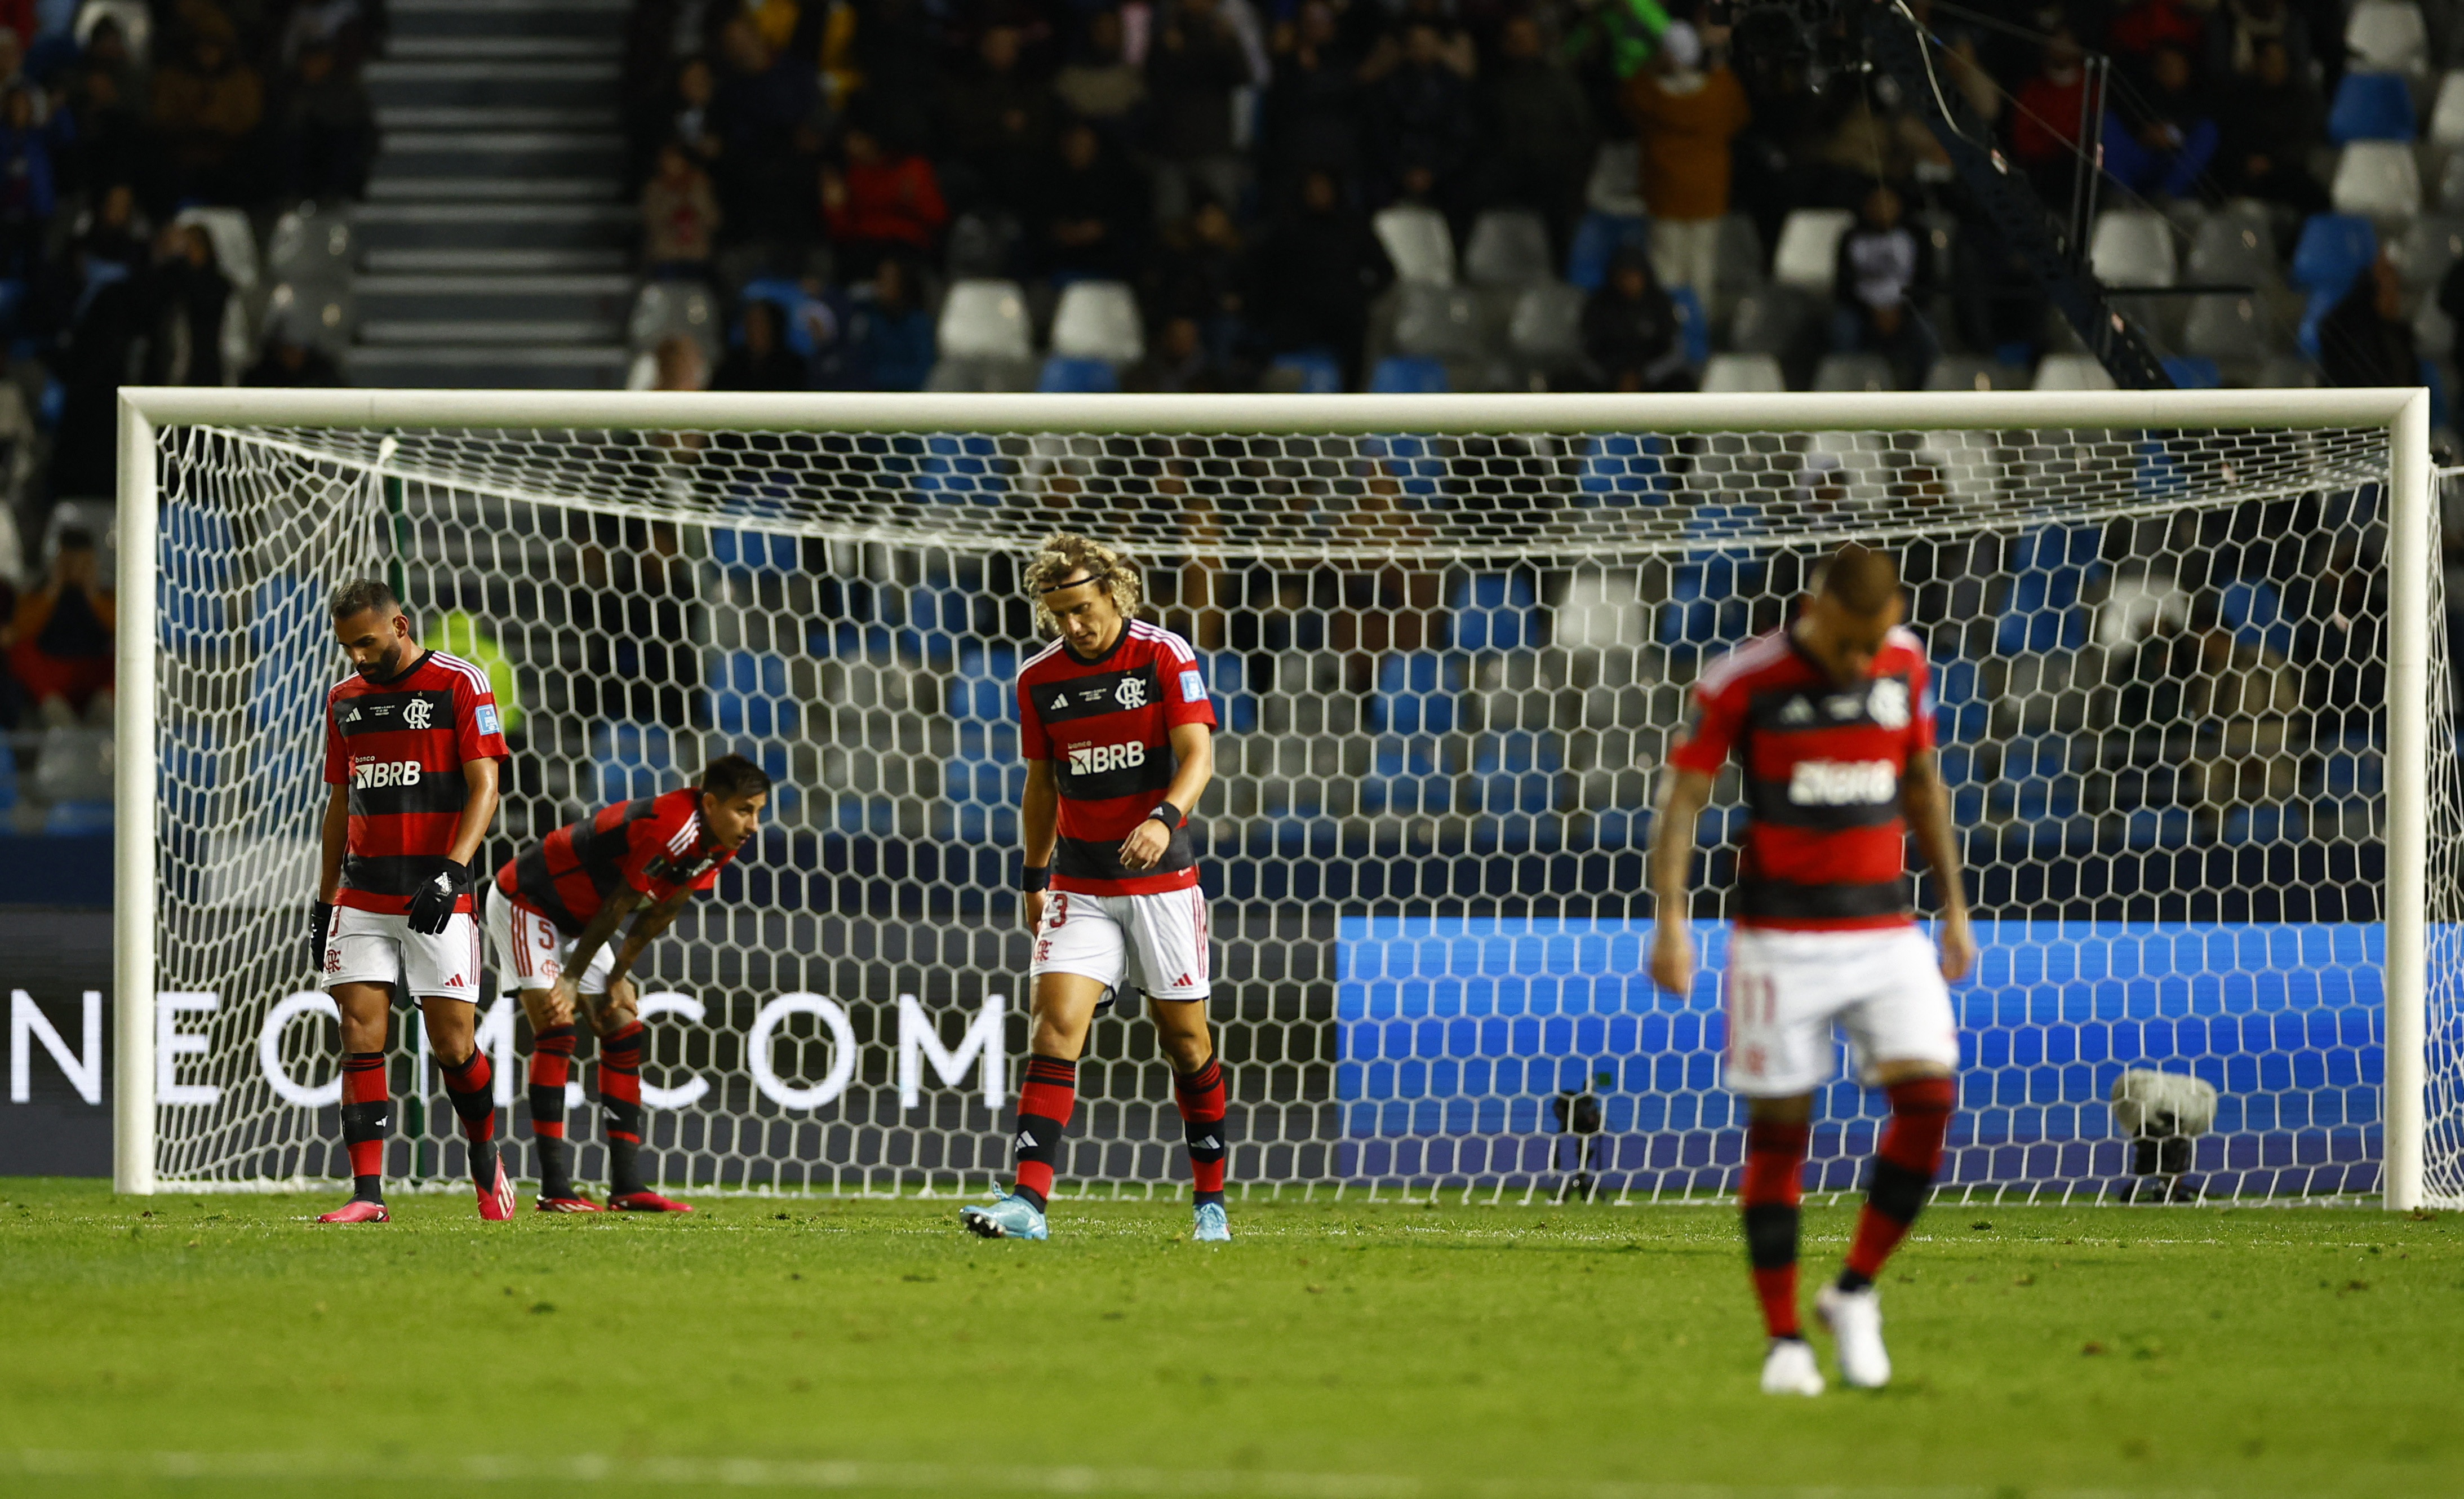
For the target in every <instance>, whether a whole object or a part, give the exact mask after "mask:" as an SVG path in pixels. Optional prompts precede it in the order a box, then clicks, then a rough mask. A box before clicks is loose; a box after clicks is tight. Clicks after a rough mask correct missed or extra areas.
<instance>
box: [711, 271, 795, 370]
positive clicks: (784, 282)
mask: <svg viewBox="0 0 2464 1499" xmlns="http://www.w3.org/2000/svg"><path fill="white" fill-rule="evenodd" d="M742 295H743V299H744V300H746V301H748V302H768V303H769V304H770V305H771V306H773V307H776V308H778V309H779V324H780V326H779V342H781V343H784V344H785V345H787V348H788V350H789V352H791V353H793V354H794V355H795V356H796V357H797V358H798V359H811V358H812V357H813V354H814V352H815V351H814V347H813V326H812V324H811V323H810V322H809V321H807V320H805V318H804V312H805V309H806V308H807V307H809V306H811V305H812V303H813V297H812V294H810V293H808V292H806V291H805V290H804V289H803V286H801V285H799V284H798V283H797V282H795V281H793V280H790V279H789V278H787V277H786V276H756V277H754V278H753V279H752V280H750V281H747V282H745V283H744V291H743V294H742ZM728 342H730V343H731V344H735V345H737V346H738V347H741V346H742V344H743V342H744V324H743V322H742V321H741V320H738V321H737V324H736V326H734V327H733V328H731V329H729V330H728Z"/></svg>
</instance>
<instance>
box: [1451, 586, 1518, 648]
mask: <svg viewBox="0 0 2464 1499" xmlns="http://www.w3.org/2000/svg"><path fill="white" fill-rule="evenodd" d="M1446 607H1447V609H1448V610H1449V611H1450V612H1451V614H1452V616H1453V625H1454V644H1455V647H1456V649H1457V650H1530V649H1532V648H1534V647H1536V646H1538V645H1539V644H1540V628H1539V626H1540V616H1539V602H1538V600H1537V599H1535V598H1534V597H1533V596H1532V592H1531V580H1530V579H1529V578H1527V577H1525V576H1524V575H1523V574H1521V573H1473V574H1471V575H1470V576H1468V577H1466V578H1463V579H1462V580H1461V581H1460V582H1458V583H1457V584H1455V588H1454V595H1453V597H1451V598H1449V599H1448V600H1447V601H1446Z"/></svg>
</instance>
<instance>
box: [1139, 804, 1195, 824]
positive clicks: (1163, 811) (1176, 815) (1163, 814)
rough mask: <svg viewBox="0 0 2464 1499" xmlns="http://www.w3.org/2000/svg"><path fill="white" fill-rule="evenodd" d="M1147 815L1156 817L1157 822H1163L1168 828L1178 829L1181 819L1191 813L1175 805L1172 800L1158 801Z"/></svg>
mask: <svg viewBox="0 0 2464 1499" xmlns="http://www.w3.org/2000/svg"><path fill="white" fill-rule="evenodd" d="M1147 815H1148V816H1149V817H1152V818H1154V819H1155V821H1156V822H1158V823H1161V824H1163V826H1164V827H1165V828H1166V829H1167V830H1173V829H1177V828H1178V827H1180V824H1181V820H1182V819H1183V818H1184V817H1186V816H1188V815H1189V814H1187V813H1186V812H1183V811H1182V810H1181V809H1180V808H1179V807H1177V806H1175V805H1172V804H1171V803H1170V802H1157V803H1156V804H1155V810H1154V811H1152V812H1149V813H1148V814H1147Z"/></svg>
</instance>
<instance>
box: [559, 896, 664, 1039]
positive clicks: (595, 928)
mask: <svg viewBox="0 0 2464 1499" xmlns="http://www.w3.org/2000/svg"><path fill="white" fill-rule="evenodd" d="M641 903H642V893H641V892H640V891H638V890H630V889H627V890H620V891H618V892H616V893H614V894H612V895H609V896H608V897H607V898H606V899H605V901H602V902H601V903H600V906H599V914H598V915H595V916H592V917H591V918H590V924H589V925H588V926H585V927H583V929H582V935H581V936H580V937H575V938H574V939H573V951H572V953H571V954H569V955H568V956H567V957H566V958H565V960H564V971H563V972H561V973H560V974H558V975H557V976H556V982H555V984H554V985H553V986H551V987H550V988H549V990H548V1000H547V1008H548V1014H549V1017H550V1019H549V1024H551V1025H571V1024H572V1023H573V1012H574V1005H575V1003H576V1002H577V1001H579V1000H580V998H581V996H582V976H583V974H585V973H588V972H589V971H590V960H591V959H594V958H596V957H598V956H599V950H600V949H601V948H603V947H605V946H606V945H607V941H608V939H609V938H610V937H614V936H615V935H616V929H617V928H618V927H620V926H622V925H624V924H625V918H626V917H627V916H628V915H632V914H633V908H634V907H636V906H638V905H640V904H641Z"/></svg>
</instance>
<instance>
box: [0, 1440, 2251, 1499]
mask: <svg viewBox="0 0 2464 1499" xmlns="http://www.w3.org/2000/svg"><path fill="white" fill-rule="evenodd" d="M0 1475H10V1476H15V1477H21V1478H30V1479H34V1478H48V1479H64V1480H70V1481H84V1480H105V1479H113V1480H120V1481H122V1482H127V1481H136V1482H145V1481H149V1480H159V1481H162V1482H165V1483H196V1482H200V1481H205V1482H214V1481H223V1482H240V1483H286V1482H313V1483H315V1484H317V1485H319V1487H322V1488H334V1487H337V1486H340V1485H343V1484H353V1485H357V1484H389V1485H410V1484H416V1485H434V1484H443V1483H453V1484H510V1485H532V1486H536V1485H541V1484H574V1485H581V1484H590V1485H607V1484H626V1485H633V1486H637V1487H643V1488H787V1489H824V1490H827V1489H849V1488H855V1489H863V1488H895V1489H914V1490H921V1491H927V1492H934V1491H937V1492H949V1493H958V1492H966V1493H982V1492H987V1491H990V1492H1000V1493H1025V1494H1157V1495H1187V1494H1223V1495H1243V1496H1246V1495H1256V1496H1260V1499H1525V1496H1531V1499H1541V1496H1547V1499H1991V1496H1992V1495H1995V1494H1998V1493H2007V1492H2009V1491H2010V1490H2009V1489H2008V1488H1994V1487H1990V1486H1984V1485H1976V1486H1966V1485H1953V1486H1933V1487H1924V1488H1914V1487H1906V1488H1895V1487H1887V1486H1865V1485H1848V1484H1824V1485H1807V1486H1801V1487H1792V1486H1785V1485H1752V1486H1743V1485H1728V1484H1649V1483H1642V1484H1630V1483H1613V1482H1611V1483H1600V1482H1587V1481H1585V1480H1581V1479H1546V1478H1538V1477H1534V1478H1528V1479H1497V1480H1445V1479H1424V1478H1415V1477H1409V1476H1403V1475H1396V1474H1383V1473H1297V1472H1272V1471H1254V1472H1252V1471H1238V1470H1231V1469H1205V1468H1160V1467H1112V1468H1107V1467H1084V1466H1070V1467H1025V1466H1016V1465H1012V1464H1005V1463H1002V1462H1001V1461H999V1460H998V1459H995V1460H991V1461H987V1462H985V1463H983V1464H981V1465H979V1466H968V1467H963V1468H961V1467H955V1466H945V1465H941V1464H932V1463H873V1462H862V1461H848V1460H814V1461H803V1462H798V1461H792V1460H779V1459H768V1458H713V1457H701V1458H693V1457H668V1458H658V1457H653V1458H627V1459H618V1458H609V1457H602V1456H598V1455H595V1454H584V1455H583V1456H578V1457H561V1458H553V1457H532V1456H519V1457H515V1456H467V1457H458V1458H456V1457H448V1456H443V1455H439V1454H407V1455H403V1456H398V1457H387V1458H377V1457H371V1456H369V1455H368V1454H365V1453H358V1452H346V1453H345V1452H83V1451H60V1450H45V1449H20V1450H0ZM2236 1492H2237V1494H2244V1495H2246V1494H2248V1493H2250V1492H2251V1491H2250V1490H2236ZM2029 1493H2030V1495H2031V1499H2124V1496H2129V1499H2159V1496H2162V1499H2216V1495H2215V1491H2214V1490H2211V1489H2053V1488H2032V1489H2030V1490H2029Z"/></svg>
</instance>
